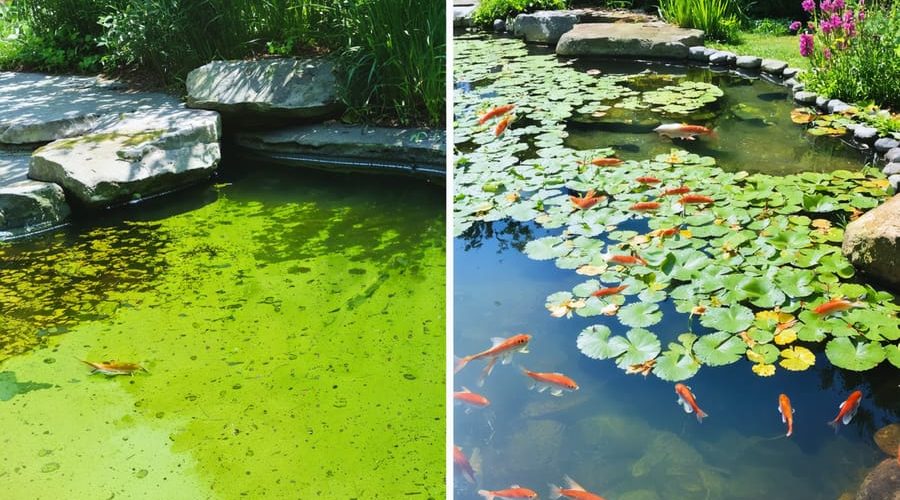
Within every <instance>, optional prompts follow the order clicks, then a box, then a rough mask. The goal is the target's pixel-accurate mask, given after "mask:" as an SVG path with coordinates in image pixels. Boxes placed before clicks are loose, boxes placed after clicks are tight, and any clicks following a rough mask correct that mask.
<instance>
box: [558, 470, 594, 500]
mask: <svg viewBox="0 0 900 500" xmlns="http://www.w3.org/2000/svg"><path fill="white" fill-rule="evenodd" d="M563 481H565V482H566V487H565V488H562V487H560V486H556V485H555V484H551V485H549V486H550V499H551V500H556V499H558V498H563V497H565V498H568V499H570V500H603V497H601V496H600V495H597V494H595V493H591V492H589V491H587V490H586V489H584V487H583V486H581V485H580V484H578V483H576V482H575V480H574V479H572V478H571V477H569V476H563Z"/></svg>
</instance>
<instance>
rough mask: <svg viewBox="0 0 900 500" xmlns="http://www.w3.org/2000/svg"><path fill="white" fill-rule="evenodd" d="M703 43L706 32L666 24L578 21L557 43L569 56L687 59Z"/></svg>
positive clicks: (558, 52)
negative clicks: (590, 22) (591, 22)
mask: <svg viewBox="0 0 900 500" xmlns="http://www.w3.org/2000/svg"><path fill="white" fill-rule="evenodd" d="M702 44H703V32H702V31H700V30H695V29H685V28H679V27H676V26H671V25H668V24H665V23H637V24H629V23H615V24H596V23H595V24H576V25H575V26H574V27H573V28H572V30H571V31H569V32H567V33H566V34H564V35H563V36H562V37H561V38H560V39H559V43H558V44H557V45H556V53H557V54H560V55H565V56H613V57H616V56H626V57H650V58H665V59H672V58H675V59H684V58H687V56H688V51H689V50H688V48H689V47H693V46H695V45H702Z"/></svg>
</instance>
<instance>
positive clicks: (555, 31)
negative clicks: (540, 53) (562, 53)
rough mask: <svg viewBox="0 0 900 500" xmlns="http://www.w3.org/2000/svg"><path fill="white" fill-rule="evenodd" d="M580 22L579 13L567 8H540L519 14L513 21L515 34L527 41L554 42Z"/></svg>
mask: <svg viewBox="0 0 900 500" xmlns="http://www.w3.org/2000/svg"><path fill="white" fill-rule="evenodd" d="M577 22H578V15H577V14H575V13H573V12H571V11H565V10H539V11H537V12H533V13H531V14H519V15H518V16H516V19H515V20H514V21H513V34H514V35H516V36H521V37H524V38H525V41H526V42H532V43H546V44H554V43H556V42H557V41H559V37H561V36H562V35H563V33H565V32H567V31H569V30H571V29H572V26H575V23H577Z"/></svg>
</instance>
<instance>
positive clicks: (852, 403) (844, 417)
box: [828, 391, 862, 432]
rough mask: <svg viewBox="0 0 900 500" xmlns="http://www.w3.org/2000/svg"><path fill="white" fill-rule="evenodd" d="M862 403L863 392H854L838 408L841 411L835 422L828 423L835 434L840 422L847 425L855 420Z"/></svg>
mask: <svg viewBox="0 0 900 500" xmlns="http://www.w3.org/2000/svg"><path fill="white" fill-rule="evenodd" d="M860 401H862V391H853V392H852V393H850V396H848V397H847V399H846V400H844V402H843V403H841V404H840V406H838V408H840V409H841V410H840V411H839V412H838V414H837V416H836V417H834V420H832V421H831V422H828V425H830V426H832V427H834V432H837V431H838V422H842V423H843V424H844V425H847V424H849V423H850V421H851V420H853V417H854V416H856V412H857V410H859V403H860Z"/></svg>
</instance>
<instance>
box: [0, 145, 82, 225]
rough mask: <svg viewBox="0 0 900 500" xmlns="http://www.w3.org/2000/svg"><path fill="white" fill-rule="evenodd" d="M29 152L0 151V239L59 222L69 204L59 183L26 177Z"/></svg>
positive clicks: (64, 217)
mask: <svg viewBox="0 0 900 500" xmlns="http://www.w3.org/2000/svg"><path fill="white" fill-rule="evenodd" d="M30 162H31V152H30V151H23V152H16V153H12V152H0V240H3V239H8V238H14V237H17V236H24V235H26V234H31V233H36V232H39V231H44V230H46V229H50V228H53V227H56V226H58V225H60V224H62V223H63V222H64V221H65V220H66V218H67V217H68V216H69V205H67V204H66V197H65V195H64V193H63V190H62V188H61V187H59V186H57V185H56V184H52V183H49V182H39V181H33V180H30V179H28V177H27V174H28V164H29V163H30Z"/></svg>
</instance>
